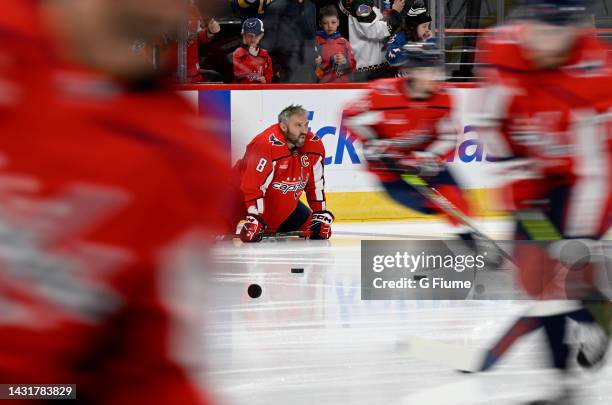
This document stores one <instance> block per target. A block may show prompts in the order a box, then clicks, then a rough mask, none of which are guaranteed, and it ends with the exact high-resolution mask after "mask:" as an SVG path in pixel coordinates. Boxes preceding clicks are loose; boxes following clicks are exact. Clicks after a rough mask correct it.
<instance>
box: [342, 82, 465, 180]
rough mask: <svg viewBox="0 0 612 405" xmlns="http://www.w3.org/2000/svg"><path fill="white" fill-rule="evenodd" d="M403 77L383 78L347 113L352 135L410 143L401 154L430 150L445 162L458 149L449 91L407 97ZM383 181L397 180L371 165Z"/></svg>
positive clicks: (348, 108)
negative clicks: (419, 96)
mask: <svg viewBox="0 0 612 405" xmlns="http://www.w3.org/2000/svg"><path fill="white" fill-rule="evenodd" d="M405 82H406V79H404V78H394V79H383V80H379V81H377V82H375V83H373V84H372V85H371V88H370V90H368V92H367V93H366V94H365V95H364V96H363V97H362V98H361V99H360V100H358V101H356V102H354V103H352V104H350V105H349V106H348V107H347V108H346V109H345V110H344V120H345V122H346V125H347V126H348V127H349V128H350V129H351V132H352V133H353V134H355V135H357V136H358V137H360V138H361V139H362V140H368V139H375V138H384V139H403V140H406V141H407V142H406V143H405V145H406V147H405V148H402V152H404V153H406V157H409V154H410V153H411V152H412V151H429V152H432V153H434V154H436V155H437V156H440V158H442V159H445V158H446V157H448V156H449V155H450V154H451V153H453V152H454V150H455V146H456V145H455V144H456V141H457V133H458V129H457V128H455V126H454V124H453V122H452V120H451V116H450V114H451V107H452V106H451V99H450V97H449V95H448V94H447V93H446V92H440V93H437V94H434V95H432V96H431V97H430V98H428V99H425V100H412V99H409V98H408V97H406V95H405V93H404V90H403V86H404V84H405ZM369 169H370V170H371V171H372V172H373V173H375V174H376V175H377V176H378V177H379V178H380V179H381V180H382V181H390V180H393V179H396V178H397V176H398V175H397V173H393V172H390V171H388V170H386V169H385V168H383V167H377V166H369Z"/></svg>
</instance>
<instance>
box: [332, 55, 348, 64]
mask: <svg viewBox="0 0 612 405" xmlns="http://www.w3.org/2000/svg"><path fill="white" fill-rule="evenodd" d="M334 58H335V60H336V63H337V64H338V65H344V64H346V57H345V56H344V55H343V54H341V53H337V54H336V55H335V57H334Z"/></svg>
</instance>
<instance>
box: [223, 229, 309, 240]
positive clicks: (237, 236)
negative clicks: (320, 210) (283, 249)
mask: <svg viewBox="0 0 612 405" xmlns="http://www.w3.org/2000/svg"><path fill="white" fill-rule="evenodd" d="M263 237H264V239H270V238H289V237H298V238H306V237H308V232H304V231H290V232H270V233H264V234H263ZM233 239H240V234H239V233H236V234H228V235H219V236H218V237H217V241H226V240H233Z"/></svg>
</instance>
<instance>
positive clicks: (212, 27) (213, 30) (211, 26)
mask: <svg viewBox="0 0 612 405" xmlns="http://www.w3.org/2000/svg"><path fill="white" fill-rule="evenodd" d="M206 27H207V29H208V33H209V34H212V35H215V34H217V33H218V32H219V31H221V26H220V25H219V23H218V22H217V20H215V19H214V18H211V19H210V21H208V25H207V26H206Z"/></svg>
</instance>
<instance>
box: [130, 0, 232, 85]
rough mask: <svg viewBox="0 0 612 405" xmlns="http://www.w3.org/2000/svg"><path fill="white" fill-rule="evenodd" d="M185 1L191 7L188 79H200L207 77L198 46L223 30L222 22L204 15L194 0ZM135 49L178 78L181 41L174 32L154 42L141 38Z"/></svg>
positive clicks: (189, 16) (133, 47) (188, 13)
mask: <svg viewBox="0 0 612 405" xmlns="http://www.w3.org/2000/svg"><path fill="white" fill-rule="evenodd" d="M185 4H186V5H187V7H188V9H187V27H186V28H187V82H188V83H197V82H202V81H205V80H206V78H205V76H204V75H203V74H202V72H201V70H200V60H199V52H198V47H199V45H200V44H205V43H208V42H210V41H211V40H212V39H213V38H214V36H215V35H216V34H217V33H219V31H221V26H220V25H219V23H218V22H217V21H216V20H215V19H214V18H212V17H207V18H204V17H203V16H202V13H201V12H200V9H199V8H198V6H197V5H196V4H195V1H194V0H187V1H186V3H185ZM132 50H133V52H135V53H138V54H141V55H142V56H143V57H144V58H146V59H147V60H149V61H150V63H151V64H152V65H153V66H154V67H155V68H156V69H164V70H167V71H168V72H170V73H171V74H172V75H173V77H174V78H178V77H177V70H178V43H177V40H176V37H175V34H174V33H173V34H164V35H163V36H162V37H161V38H160V39H159V40H158V41H156V42H155V43H152V44H147V43H146V42H145V41H140V40H138V41H136V42H135V43H134V44H133V45H132ZM161 61H165V65H164V66H161Z"/></svg>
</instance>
